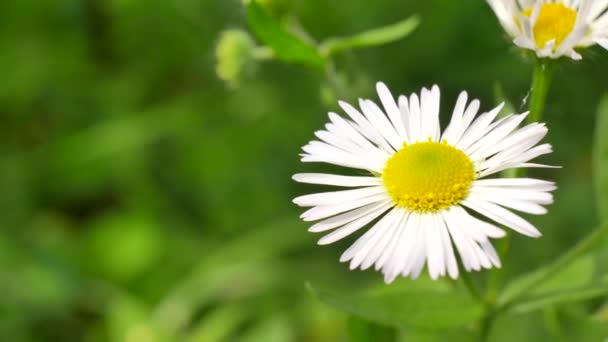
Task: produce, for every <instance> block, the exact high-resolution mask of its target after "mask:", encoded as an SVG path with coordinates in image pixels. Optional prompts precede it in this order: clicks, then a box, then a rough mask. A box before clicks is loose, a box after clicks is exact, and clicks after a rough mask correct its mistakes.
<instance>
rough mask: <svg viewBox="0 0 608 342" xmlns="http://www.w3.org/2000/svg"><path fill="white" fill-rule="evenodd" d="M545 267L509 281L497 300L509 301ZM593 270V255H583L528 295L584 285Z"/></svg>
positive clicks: (534, 279)
mask: <svg viewBox="0 0 608 342" xmlns="http://www.w3.org/2000/svg"><path fill="white" fill-rule="evenodd" d="M546 268H547V267H542V268H540V269H537V270H535V271H532V272H529V273H526V274H523V275H521V276H519V277H517V278H516V279H515V280H513V281H511V282H510V283H509V284H507V286H506V287H505V289H504V290H503V291H502V293H501V294H500V296H499V298H498V302H499V303H504V302H507V301H509V300H510V298H511V297H512V296H513V294H514V293H518V292H519V291H520V290H521V289H524V288H526V287H527V286H529V285H530V284H531V283H533V282H535V281H536V280H537V276H538V274H541V273H543V272H544V271H545V269H546ZM594 270H595V261H594V259H593V257H592V256H590V255H587V256H583V257H581V258H579V259H578V260H575V261H574V262H572V263H570V265H568V266H567V267H566V268H564V269H563V270H561V272H559V273H557V274H556V275H555V276H553V277H551V278H549V279H548V280H547V281H545V282H544V283H542V284H541V285H540V286H538V287H537V288H535V289H534V290H532V291H531V292H530V295H533V294H540V293H548V292H554V291H559V290H567V289H574V288H578V287H582V286H585V285H587V284H589V283H590V282H591V280H592V279H593V273H594Z"/></svg>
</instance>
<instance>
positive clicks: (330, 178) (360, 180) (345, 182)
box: [292, 173, 382, 187]
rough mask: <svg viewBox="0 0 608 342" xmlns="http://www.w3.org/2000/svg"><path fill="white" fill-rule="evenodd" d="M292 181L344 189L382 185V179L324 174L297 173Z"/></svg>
mask: <svg viewBox="0 0 608 342" xmlns="http://www.w3.org/2000/svg"><path fill="white" fill-rule="evenodd" d="M292 179H293V180H294V181H296V182H300V183H308V184H322V185H334V186H345V187H359V186H374V185H382V179H381V178H379V177H364V176H341V175H330V174H326V173H297V174H295V175H293V176H292Z"/></svg>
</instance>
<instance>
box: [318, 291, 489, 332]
mask: <svg viewBox="0 0 608 342" xmlns="http://www.w3.org/2000/svg"><path fill="white" fill-rule="evenodd" d="M310 290H311V291H312V292H313V293H314V294H315V296H316V297H318V298H319V300H321V301H323V302H325V303H327V304H329V305H331V306H333V307H336V308H339V309H341V310H343V311H346V312H348V313H350V314H352V315H355V316H357V317H361V318H364V319H366V320H370V321H372V322H376V323H379V324H384V325H390V326H393V327H398V328H403V327H413V328H422V329H446V328H451V327H458V326H463V325H465V324H467V323H471V322H474V321H475V320H477V319H479V318H480V317H481V315H482V312H483V308H482V306H481V305H479V303H477V302H475V300H474V299H473V298H471V297H470V296H469V295H468V294H466V293H462V292H458V291H455V290H453V289H446V288H443V287H441V286H436V285H427V286H424V285H420V284H415V283H414V281H409V282H404V283H402V284H399V286H398V287H386V286H382V287H379V288H373V289H369V290H366V291H363V292H360V293H348V289H343V290H333V291H331V290H326V289H318V288H315V287H313V286H312V285H311V286H310Z"/></svg>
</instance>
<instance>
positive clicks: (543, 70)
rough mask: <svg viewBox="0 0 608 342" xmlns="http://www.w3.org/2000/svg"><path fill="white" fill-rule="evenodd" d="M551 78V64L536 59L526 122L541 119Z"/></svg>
mask: <svg viewBox="0 0 608 342" xmlns="http://www.w3.org/2000/svg"><path fill="white" fill-rule="evenodd" d="M552 76H553V64H552V63H551V61H547V60H544V59H537V60H536V65H535V67H534V76H533V79H532V98H531V99H530V115H528V120H527V121H528V122H538V121H540V120H541V119H542V117H543V110H544V109H545V100H546V99H547V93H548V92H549V87H550V86H551V79H552Z"/></svg>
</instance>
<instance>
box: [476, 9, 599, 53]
mask: <svg viewBox="0 0 608 342" xmlns="http://www.w3.org/2000/svg"><path fill="white" fill-rule="evenodd" d="M487 1H488V3H489V4H490V6H491V7H492V9H493V10H494V12H495V13H496V16H497V17H498V19H499V20H500V23H501V24H502V26H503V28H504V29H505V31H507V33H508V34H509V35H510V36H511V37H512V38H513V39H514V41H513V42H514V43H515V44H516V45H517V46H519V47H522V48H524V49H530V50H532V51H535V52H536V55H537V56H538V57H540V58H554V59H555V58H560V57H562V56H566V57H570V58H572V59H575V60H580V59H581V58H582V57H581V55H580V54H579V53H577V52H576V51H575V49H576V48H585V47H589V46H592V45H595V44H599V45H601V46H602V47H604V48H605V49H608V12H607V11H606V9H607V8H608V0H487Z"/></svg>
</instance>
